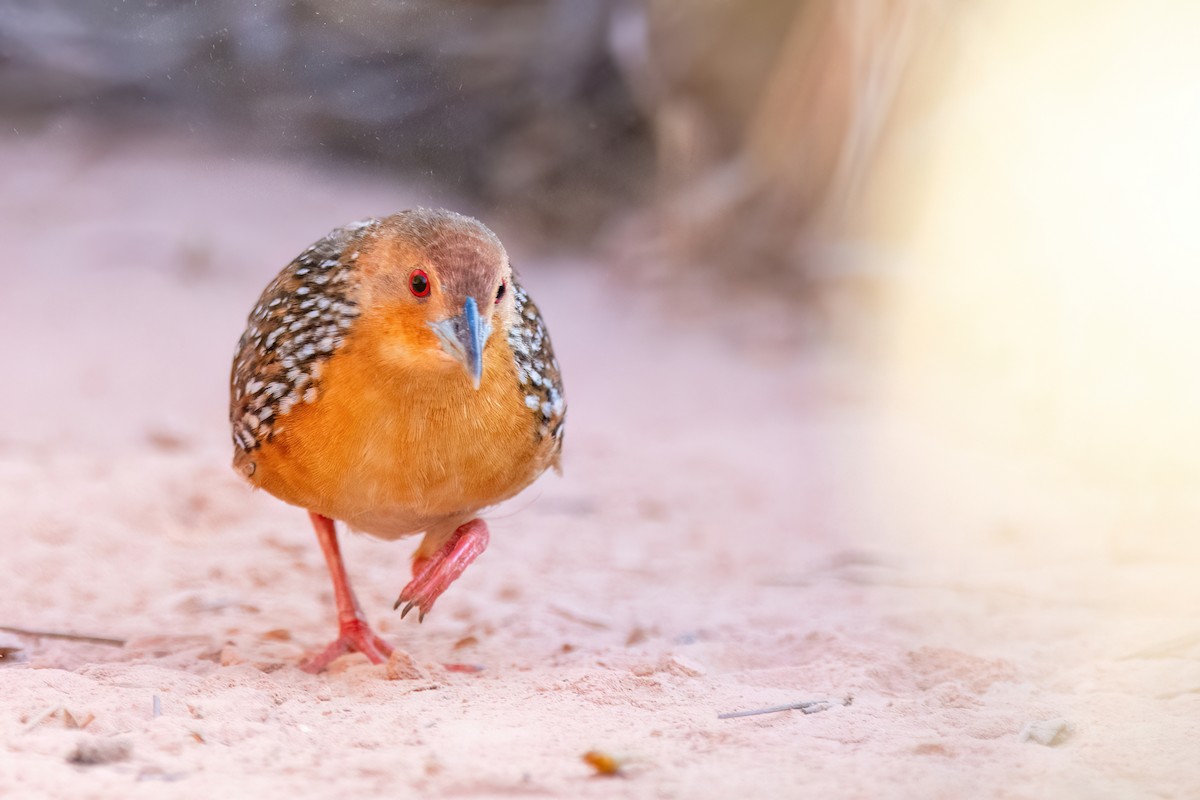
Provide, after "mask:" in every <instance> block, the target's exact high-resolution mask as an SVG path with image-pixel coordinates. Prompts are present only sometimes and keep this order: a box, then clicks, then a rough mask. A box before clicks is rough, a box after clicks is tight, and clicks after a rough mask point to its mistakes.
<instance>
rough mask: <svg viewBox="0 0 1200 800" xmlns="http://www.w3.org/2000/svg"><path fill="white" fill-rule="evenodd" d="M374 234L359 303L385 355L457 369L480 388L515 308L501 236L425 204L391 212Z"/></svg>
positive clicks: (399, 362) (408, 363)
mask: <svg viewBox="0 0 1200 800" xmlns="http://www.w3.org/2000/svg"><path fill="white" fill-rule="evenodd" d="M373 233H374V235H373V236H371V237H370V239H369V241H368V242H365V243H364V252H363V253H362V256H361V263H360V264H359V273H360V276H361V281H362V283H361V289H360V292H361V297H360V300H361V306H362V307H363V308H364V317H366V316H367V315H369V316H370V317H371V320H372V323H373V325H374V326H375V327H376V328H377V330H378V331H379V333H380V334H381V336H380V345H381V352H382V354H383V357H384V359H385V360H386V361H388V362H390V363H392V364H393V365H396V366H399V367H401V368H403V369H438V370H447V369H449V370H453V369H459V370H461V372H462V374H463V375H464V376H465V377H466V379H467V380H468V381H470V383H471V385H472V386H473V387H474V388H476V389H478V388H479V383H480V381H481V380H482V378H483V368H484V354H485V352H486V349H487V347H488V344H489V342H491V341H493V340H495V339H496V338H498V334H499V335H503V334H504V333H505V332H506V331H507V330H508V328H509V323H510V320H511V316H512V314H513V313H514V310H513V301H512V292H511V283H512V267H511V266H509V263H508V254H507V253H505V251H504V246H503V245H501V244H500V240H499V239H498V238H497V237H496V234H494V233H492V232H491V231H490V230H488V228H487V227H485V226H484V225H483V224H482V223H481V222H479V221H478V220H476V219H473V218H471V217H467V216H463V215H461V214H455V213H453V212H451V211H443V210H428V209H415V210H412V211H405V212H402V213H400V214H396V215H394V216H391V217H387V218H386V219H383V220H381V221H380V224H379V226H378V228H377V229H376V230H375V231H374V232H373ZM364 321H365V319H364Z"/></svg>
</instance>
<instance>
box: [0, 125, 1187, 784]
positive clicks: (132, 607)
mask: <svg viewBox="0 0 1200 800" xmlns="http://www.w3.org/2000/svg"><path fill="white" fill-rule="evenodd" d="M80 141H81V140H80V139H79V138H77V137H75V136H71V135H66V134H55V135H52V136H49V137H48V138H45V139H42V140H40V141H34V140H32V139H31V138H28V137H17V138H13V137H10V138H9V139H8V140H6V141H5V142H4V143H3V144H2V145H0V174H3V175H5V182H6V186H7V188H8V190H7V191H5V192H4V193H3V194H0V229H2V231H3V235H4V238H3V240H4V242H5V254H4V264H5V266H4V267H3V276H4V281H3V284H4V285H3V289H2V290H0V330H3V332H4V334H5V335H4V341H5V344H6V347H5V359H4V373H3V374H4V388H3V391H2V392H0V511H2V519H3V522H4V527H3V532H2V533H0V552H2V557H0V577H2V586H3V588H2V591H0V625H7V626H17V627H22V628H27V629H39V630H49V631H60V632H76V633H82V634H90V635H95V636H106V637H115V638H119V639H122V640H125V641H126V644H125V646H124V647H114V646H108V645H103V644H95V643H86V642H77V641H64V640H55V639H45V638H33V637H28V636H15V637H14V636H11V635H7V634H0V638H2V640H0V646H4V645H5V644H8V645H9V646H11V647H16V648H19V649H18V650H17V651H16V652H15V653H13V654H12V655H10V656H9V657H8V658H7V659H6V660H5V662H0V796H4V797H98V798H99V797H114V798H117V797H119V798H143V797H145V798H150V797H153V798H161V797H228V798H241V797H290V798H323V797H376V796H378V797H384V796H387V797H475V796H478V797H501V796H525V795H528V796H546V797H563V798H587V797H604V798H608V797H636V798H641V797H646V798H672V797H676V798H731V797H770V798H785V797H867V798H876V797H922V798H939V797H945V798H959V797H972V798H978V797H1030V798H1034V797H1089V798H1092V797H1099V798H1105V797H1112V798H1127V797H1143V796H1163V797H1188V796H1200V761H1197V759H1196V758H1195V753H1196V741H1197V735H1198V734H1200V727H1198V723H1197V720H1198V719H1200V692H1198V690H1200V635H1197V633H1196V631H1197V623H1196V619H1197V616H1196V609H1197V608H1200V602H1197V601H1200V581H1196V580H1194V577H1193V576H1194V574H1195V570H1196V566H1197V564H1196V559H1195V558H1194V557H1193V556H1187V557H1180V556H1179V555H1178V552H1177V551H1175V550H1173V549H1172V548H1171V547H1170V546H1169V542H1168V543H1167V544H1166V545H1164V544H1163V540H1162V539H1161V538H1155V537H1154V536H1153V535H1149V536H1146V537H1140V536H1138V535H1135V534H1133V533H1129V532H1127V531H1126V532H1123V531H1121V530H1119V529H1118V528H1114V527H1113V526H1112V525H1110V524H1108V522H1109V521H1110V520H1111V519H1113V516H1114V514H1116V515H1118V516H1119V514H1120V508H1119V507H1118V506H1119V502H1120V501H1119V498H1117V499H1114V498H1113V497H1112V496H1111V495H1109V494H1106V493H1104V492H1102V491H1100V490H1097V489H1094V488H1092V487H1089V486H1088V485H1087V484H1086V483H1085V482H1083V481H1082V480H1081V479H1080V480H1076V479H1075V478H1073V477H1072V476H1071V475H1062V474H1059V473H1056V472H1052V471H1048V472H1037V471H1032V470H1029V469H1025V468H1023V467H1022V464H1023V463H1024V462H1022V461H1020V460H1019V459H1014V458H1013V457H1008V456H999V455H994V456H988V457H985V456H984V455H983V454H980V453H975V452H973V451H972V450H971V448H970V447H968V446H967V445H966V444H964V443H962V442H959V443H955V442H953V441H950V440H948V439H947V438H946V437H943V436H935V435H933V433H932V432H931V431H932V430H933V428H932V427H930V426H929V425H928V424H926V423H922V422H921V421H919V419H920V418H919V417H915V416H914V417H908V416H905V415H904V414H903V413H901V412H900V411H898V410H896V409H894V408H889V407H887V406H885V405H883V404H881V403H880V402H877V401H876V399H874V398H875V394H874V388H873V387H874V381H873V376H874V371H873V369H872V367H871V366H870V365H869V364H867V363H865V362H862V361H860V360H856V359H855V358H854V357H851V356H849V355H847V354H844V353H839V352H838V351H837V350H836V349H834V350H831V349H830V348H827V347H824V348H810V349H804V348H800V347H796V346H792V345H787V344H781V343H780V340H779V339H777V338H772V337H771V336H770V335H769V331H767V332H765V333H764V331H762V330H760V328H761V327H762V326H761V324H760V323H752V322H748V321H745V322H744V321H743V320H744V318H745V317H746V316H747V315H750V314H752V313H753V311H752V309H751V307H750V306H751V304H750V303H749V302H744V301H741V300H739V301H737V302H736V303H734V304H733V305H734V306H735V307H734V308H731V309H727V310H726V311H725V312H724V315H723V318H722V320H721V322H720V323H718V324H708V323H706V322H705V315H707V314H709V313H711V311H710V309H711V306H709V305H706V304H704V303H700V302H697V303H696V305H695V306H694V307H693V306H691V305H689V303H690V302H691V301H690V300H688V301H687V302H681V303H676V304H674V306H673V310H672V311H671V312H669V313H660V312H659V309H661V308H663V307H664V304H663V297H662V296H661V295H660V294H649V292H650V290H648V289H636V290H635V289H633V288H628V289H626V288H622V287H626V286H628V287H632V286H635V285H636V284H627V283H625V282H621V281H613V280H611V279H607V278H606V277H605V272H604V267H603V266H602V265H600V264H588V263H584V262H573V263H569V264H548V263H542V262H540V261H539V260H538V258H537V255H536V253H535V252H533V251H531V250H528V249H526V248H523V247H522V246H521V244H520V242H519V240H518V239H519V237H515V236H510V237H508V238H509V239H510V241H509V244H510V249H511V250H513V251H514V253H515V254H516V256H517V257H518V258H519V259H520V265H521V267H522V268H523V271H524V274H525V276H526V279H525V282H526V284H527V286H528V287H529V289H530V291H531V293H533V294H534V296H535V298H536V300H537V302H538V303H539V305H540V306H541V307H542V309H543V312H544V313H545V316H546V318H547V321H548V324H549V327H550V330H551V332H552V335H553V338H554V343H555V346H556V348H557V350H558V353H559V356H560V360H561V362H562V365H563V369H564V375H565V381H566V387H567V394H568V399H569V403H570V412H569V417H568V427H567V436H566V457H565V464H564V466H565V476H564V477H562V478H561V479H560V478H556V477H553V476H551V477H547V478H546V479H543V480H542V481H541V482H539V483H538V484H537V485H536V486H535V487H534V488H533V489H531V490H530V491H529V492H527V493H526V494H525V495H523V496H521V497H520V498H518V499H517V500H515V501H513V502H510V503H509V504H507V505H505V506H504V507H502V508H500V509H497V510H496V511H495V512H494V513H492V514H491V515H490V516H489V523H490V525H491V529H492V540H491V545H490V547H489V549H488V550H487V552H486V553H485V554H484V555H483V556H482V557H480V558H479V560H478V561H477V562H476V563H475V564H474V565H473V566H472V567H471V568H470V569H469V570H468V571H467V572H466V574H465V575H464V576H463V577H462V578H461V579H460V580H459V581H458V582H457V583H456V584H455V586H454V587H453V588H452V589H451V590H450V591H449V592H447V593H446V594H445V595H444V596H443V597H442V598H441V599H440V600H439V601H438V606H437V609H436V610H435V611H434V612H433V613H432V614H431V615H430V616H429V617H428V618H427V619H426V620H425V622H424V624H422V625H417V624H415V623H414V622H413V621H412V620H411V618H410V619H409V620H407V621H404V622H401V620H400V618H399V614H398V613H396V612H394V611H392V603H393V601H394V600H395V597H396V595H397V592H398V591H399V589H400V588H401V587H402V586H403V585H404V584H405V583H406V582H407V580H408V556H409V553H410V551H411V548H412V546H413V544H415V543H414V542H406V543H401V544H388V543H383V542H378V541H374V540H371V539H368V538H363V537H358V536H350V537H344V539H343V547H344V551H345V555H346V558H347V563H348V567H349V571H350V574H351V577H352V580H353V581H354V585H355V588H356V590H357V592H358V595H359V598H360V599H361V601H362V604H363V607H364V610H365V611H366V613H367V615H368V617H369V619H370V620H371V621H372V623H373V624H374V625H375V626H377V630H378V631H379V632H380V633H381V634H382V635H383V636H385V637H386V638H387V639H388V640H389V641H390V642H391V643H392V644H393V645H394V646H395V647H396V648H397V652H396V654H395V655H394V656H393V658H392V660H391V661H390V662H389V664H387V665H380V666H373V665H371V664H369V663H367V662H366V660H365V659H364V658H363V657H362V656H359V655H353V656H348V657H345V658H343V659H341V660H339V661H337V662H336V663H335V664H334V665H333V667H332V668H331V669H330V670H329V671H328V672H327V673H325V674H322V675H318V676H313V675H308V674H305V673H304V672H302V671H301V670H300V669H299V664H300V662H301V660H302V658H303V657H304V656H305V655H306V654H310V653H312V652H313V651H315V650H317V649H318V648H320V647H321V646H322V645H324V644H325V643H326V642H327V641H328V640H329V638H330V637H331V636H332V634H333V632H334V617H333V604H332V597H331V591H330V585H329V582H328V578H327V575H326V573H325V568H324V564H323V562H322V560H321V554H320V551H319V550H318V548H317V545H316V542H315V540H314V537H313V534H312V531H311V530H310V528H309V525H308V521H307V519H306V517H305V514H304V513H303V511H301V510H298V509H294V508H290V507H287V506H285V505H283V504H281V503H279V502H278V501H276V500H274V499H273V498H271V497H269V496H267V495H264V494H261V493H258V494H256V493H252V492H251V491H250V490H249V489H248V488H247V487H246V486H244V485H243V484H242V483H240V482H239V480H238V479H237V477H236V476H235V475H234V473H233V472H232V471H231V470H230V469H229V468H228V461H229V457H230V448H229V446H228V440H227V437H228V433H227V427H226V423H225V400H226V380H227V374H228V367H229V358H230V357H231V354H232V351H233V345H234V342H235V340H236V339H237V336H238V334H239V332H240V328H241V324H242V322H243V320H244V318H245V314H246V313H247V311H248V310H249V307H250V305H251V304H252V302H253V300H254V298H255V297H256V296H257V294H258V292H259V290H260V289H261V287H262V286H263V285H264V284H265V282H266V281H267V280H268V279H269V278H270V277H271V275H272V274H273V273H274V272H275V271H276V270H277V269H278V268H279V267H280V266H282V265H283V264H284V263H286V261H288V260H289V259H290V258H291V257H292V256H294V255H295V254H296V253H297V252H298V251H299V250H300V249H302V248H303V247H304V246H306V245H307V244H308V243H309V242H310V241H311V240H312V239H315V238H316V237H317V236H319V235H321V234H323V233H324V232H325V231H326V230H327V229H328V228H330V227H332V226H333V225H335V224H340V223H342V222H345V221H348V220H351V219H356V218H360V217H362V216H364V215H366V214H371V213H387V212H390V211H393V210H396V209H399V208H403V207H407V206H409V205H413V204H417V203H420V204H424V205H442V204H452V203H453V199H448V198H446V197H441V196H438V195H436V194H432V193H429V192H419V191H416V190H405V189H401V188H397V187H395V186H394V185H392V184H389V183H387V182H383V181H381V180H379V179H378V178H376V177H370V176H364V175H356V174H349V173H333V172H322V171H318V170H314V169H308V168H297V167H294V166H290V165H287V164H285V163H283V162H279V161H271V160H267V159H260V158H254V157H252V156H248V155H239V156H238V157H237V158H236V159H234V158H231V156H230V155H229V154H228V153H223V152H216V151H212V150H209V151H197V150H195V149H193V148H190V147H188V146H185V145H171V144H167V143H164V142H163V141H162V140H149V141H146V142H140V143H117V142H113V143H110V144H109V145H107V146H99V145H98V146H82V145H80V144H79V143H80ZM500 233H501V235H502V236H504V235H505V231H503V230H501V231H500ZM689 296H690V295H689ZM681 306H682V307H681ZM749 329H753V333H752V334H751V335H740V333H739V332H740V331H744V330H749ZM1175 522H1178V520H1177V519H1169V520H1166V521H1165V522H1164V523H1163V524H1164V526H1165V527H1170V526H1171V525H1172V524H1174V523H1175ZM1189 552H1191V553H1193V554H1194V552H1195V551H1194V549H1193V550H1191V551H1189ZM446 664H459V665H476V666H478V667H480V668H481V669H479V670H478V671H459V670H451V669H447V668H446V667H445V666H444V665H446ZM156 698H157V708H158V711H159V713H158V715H157V716H156V715H155V708H156ZM812 700H827V701H831V704H830V707H829V708H828V709H827V710H825V711H821V712H818V713H813V714H804V713H802V712H801V711H786V712H781V713H774V714H767V715H761V716H752V717H744V718H736V719H718V717H717V715H718V714H719V713H723V712H731V711H739V710H746V709H754V708H760V707H769V706H776V705H781V704H788V703H797V702H801V701H812ZM56 709H63V710H65V712H69V716H68V715H67V714H66V713H63V712H61V711H60V712H58V713H53V714H47V713H46V712H48V711H54V710H56ZM80 725H82V726H83V727H73V726H80ZM1057 726H1061V728H1060V727H1057ZM1047 731H1050V734H1051V735H1049V736H1047V734H1046V732H1047ZM1055 731H1059V732H1060V735H1059V736H1058V738H1057V739H1054V738H1053V735H1052V734H1053V733H1054V732H1055ZM1023 732H1024V733H1025V735H1024V736H1023V735H1022V734H1023ZM1038 737H1042V738H1045V739H1047V741H1049V742H1050V743H1049V744H1042V743H1039V742H1038V741H1037V738H1038ZM113 743H116V744H115V747H116V748H117V749H116V750H111V749H110V750H108V751H103V748H104V747H110V746H113ZM81 745H82V746H83V748H84V751H83V752H85V753H87V752H92V751H93V750H94V748H95V747H97V746H99V747H100V748H101V750H102V751H103V752H108V753H109V754H110V755H109V756H103V755H102V756H101V758H100V759H99V760H103V759H104V758H105V757H112V758H115V759H116V760H113V761H111V762H110V763H105V764H96V765H90V766H83V765H78V764H72V763H69V762H68V758H69V757H70V756H71V755H72V754H73V753H76V752H78V751H79V748H80V746H81ZM89 748H91V749H89ZM590 750H599V751H602V752H604V753H607V754H610V755H612V756H615V757H616V758H618V759H620V760H622V765H623V766H622V773H623V775H622V776H621V777H614V778H599V777H594V770H593V769H592V767H590V766H589V765H588V764H586V763H584V761H583V760H582V756H583V755H584V753H586V752H588V751H590Z"/></svg>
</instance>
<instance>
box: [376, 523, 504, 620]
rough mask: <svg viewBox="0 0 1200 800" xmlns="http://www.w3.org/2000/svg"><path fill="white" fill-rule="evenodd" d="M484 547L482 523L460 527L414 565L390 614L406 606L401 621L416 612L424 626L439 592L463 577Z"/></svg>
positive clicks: (484, 535)
mask: <svg viewBox="0 0 1200 800" xmlns="http://www.w3.org/2000/svg"><path fill="white" fill-rule="evenodd" d="M487 544H488V529H487V525H485V524H484V523H483V520H479V519H475V520H471V521H470V522H468V523H466V524H464V525H460V526H459V528H458V530H456V531H455V532H454V535H453V536H452V537H450V539H449V540H447V541H446V543H445V544H443V545H442V546H441V547H440V548H439V549H438V550H437V552H435V553H434V554H433V555H431V556H426V557H422V558H418V559H417V560H416V561H414V562H413V579H412V580H411V581H409V582H408V585H407V586H405V587H404V589H403V590H401V592H400V596H399V597H398V598H396V604H395V605H393V606H392V610H396V609H398V608H400V606H401V604H404V603H407V604H408V605H405V606H404V610H403V611H401V612H400V618H401V619H404V618H405V617H406V616H408V612H410V611H412V610H413V609H414V608H415V609H417V610H418V611H419V612H420V613H418V614H417V622H424V621H425V615H426V614H428V613H429V612H430V611H432V610H433V604H434V602H435V601H436V600H437V599H438V598H439V597H441V595H442V592H444V591H446V589H448V588H449V587H450V584H451V583H453V582H454V581H455V580H457V579H458V576H459V575H462V573H463V570H465V569H466V568H467V565H468V564H470V563H471V562H472V561H474V560H475V559H476V557H478V556H479V554H480V553H482V552H483V551H484V549H485V548H486V547H487Z"/></svg>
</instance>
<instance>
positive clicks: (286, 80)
mask: <svg viewBox="0 0 1200 800" xmlns="http://www.w3.org/2000/svg"><path fill="white" fill-rule="evenodd" d="M614 5H615V4H614V2H611V0H505V1H504V2H485V1H484V0H408V1H407V2H401V1H400V0H254V2H248V1H246V0H206V1H205V2H193V0H135V1H134V2H129V1H128V0H114V2H106V3H89V2H78V0H0V113H3V114H5V115H6V116H10V117H14V116H15V117H20V118H24V121H25V122H36V121H37V120H39V119H40V120H46V119H51V118H53V116H54V115H56V114H59V113H62V112H73V113H83V114H86V115H89V116H91V117H93V118H95V117H98V118H100V119H101V120H104V121H114V122H117V123H118V124H121V123H126V124H127V123H130V122H132V123H134V124H137V123H139V122H146V121H152V122H155V123H158V122H162V121H167V122H174V123H183V124H186V125H189V126H193V127H195V126H196V125H198V124H203V123H208V124H210V125H212V126H216V127H218V128H219V129H220V130H221V131H222V132H224V133H231V134H233V135H235V136H237V137H238V138H248V139H249V141H251V142H254V143H257V144H262V145H264V146H266V147H268V148H270V149H272V150H274V151H280V152H297V151H321V150H326V151H328V152H330V153H332V154H335V155H340V156H343V157H349V158H351V159H355V160H358V161H360V162H361V163H367V164H370V165H372V166H376V165H384V166H392V167H396V168H400V169H404V170H409V171H416V172H419V173H422V174H425V175H430V176H433V177H434V178H435V179H437V180H438V181H441V182H444V183H447V184H450V185H451V186H453V187H454V188H456V189H458V190H459V191H462V192H464V193H465V194H468V195H470V196H472V197H474V198H477V199H478V200H480V201H482V202H483V203H484V204H485V205H493V206H502V207H504V210H505V211H507V212H510V213H514V214H516V215H517V216H519V217H524V218H526V219H527V220H529V221H534V222H537V223H539V224H541V225H542V226H545V227H546V228H547V229H549V230H553V231H555V233H556V235H559V236H561V235H564V234H571V233H575V234H587V233H589V232H591V231H593V230H595V229H596V228H597V226H598V225H599V224H600V223H601V222H602V221H603V220H604V219H605V218H606V216H607V215H608V213H609V212H610V211H611V210H612V209H613V208H619V207H620V206H622V205H623V204H624V203H626V202H628V199H629V198H630V197H641V196H643V194H644V190H645V189H646V187H648V185H649V183H650V181H649V180H648V176H650V175H652V167H651V163H650V158H651V149H650V146H649V137H648V131H647V128H646V123H645V117H644V116H643V114H641V113H640V112H639V111H638V110H637V109H636V107H635V106H634V104H633V101H632V98H631V96H630V93H629V91H628V89H627V88H626V85H625V83H624V81H623V80H622V79H621V77H620V75H619V73H618V71H617V69H616V66H615V65H614V62H613V59H612V58H611V57H610V55H609V48H608V46H607V38H608V35H609V30H610V25H611V19H612V16H613V14H614Z"/></svg>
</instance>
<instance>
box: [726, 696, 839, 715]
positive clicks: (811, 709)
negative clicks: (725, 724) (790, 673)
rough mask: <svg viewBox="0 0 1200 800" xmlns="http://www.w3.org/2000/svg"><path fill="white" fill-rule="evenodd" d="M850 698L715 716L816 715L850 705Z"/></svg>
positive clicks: (729, 712) (728, 712)
mask: <svg viewBox="0 0 1200 800" xmlns="http://www.w3.org/2000/svg"><path fill="white" fill-rule="evenodd" d="M850 700H851V698H849V697H847V698H845V699H844V700H842V701H840V702H839V701H837V700H804V701H801V702H799V703H788V704H787V705H785V706H771V707H770V708H754V709H751V710H749V711H727V712H725V713H724V714H717V719H734V718H735V717H753V716H757V715H759V714H777V713H779V712H780V711H802V712H804V713H805V714H816V713H818V712H821V711H828V710H829V709H831V708H833V707H834V706H835V705H843V706H848V705H850Z"/></svg>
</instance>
